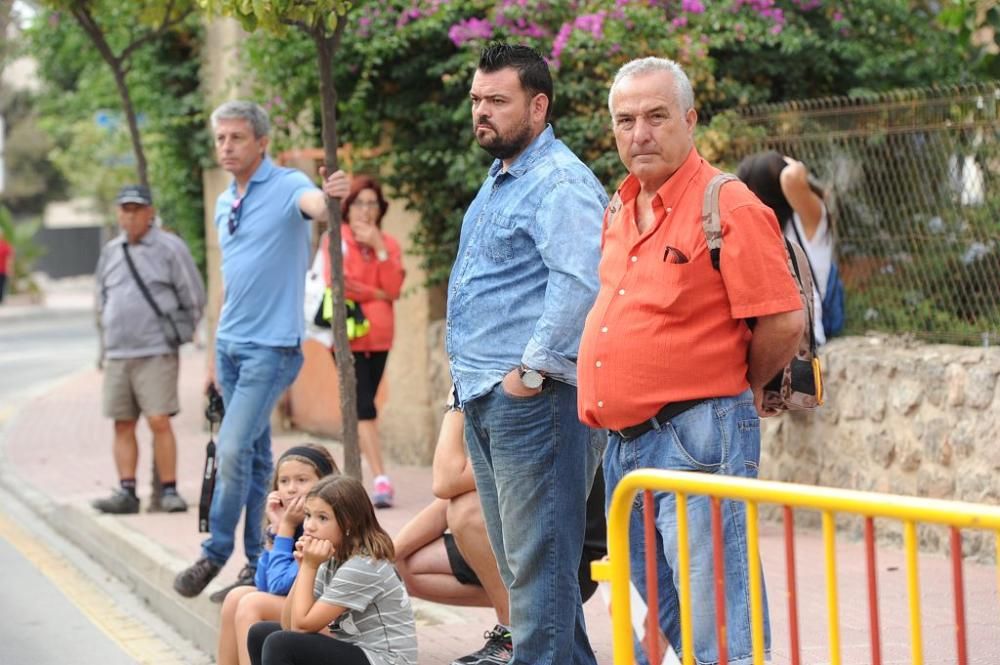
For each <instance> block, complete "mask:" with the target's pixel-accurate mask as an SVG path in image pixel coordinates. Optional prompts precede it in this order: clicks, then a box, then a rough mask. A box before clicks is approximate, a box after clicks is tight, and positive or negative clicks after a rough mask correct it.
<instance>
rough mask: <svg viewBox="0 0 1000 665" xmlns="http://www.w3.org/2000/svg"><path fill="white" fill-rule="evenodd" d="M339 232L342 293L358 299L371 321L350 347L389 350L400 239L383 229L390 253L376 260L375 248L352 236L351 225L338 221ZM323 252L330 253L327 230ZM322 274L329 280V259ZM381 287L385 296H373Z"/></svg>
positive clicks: (400, 263) (399, 270) (399, 280)
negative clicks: (342, 277) (342, 279)
mask: <svg viewBox="0 0 1000 665" xmlns="http://www.w3.org/2000/svg"><path fill="white" fill-rule="evenodd" d="M340 235H341V240H342V247H343V250H344V292H345V295H346V296H347V297H348V298H349V299H351V300H353V301H355V302H359V303H361V309H362V311H364V314H365V317H366V318H367V319H368V320H369V321H370V322H371V330H370V331H369V332H368V334H367V335H365V336H364V337H359V338H358V339H356V340H354V341H353V342H351V351H388V350H389V349H390V348H391V347H392V336H393V328H394V324H393V319H394V317H393V313H392V303H393V301H395V300H398V299H399V294H400V291H401V289H402V287H403V277H404V276H405V274H406V273H405V271H404V270H403V256H402V251H401V250H400V248H399V243H398V242H396V239H395V238H393V237H392V236H391V235H389V234H388V233H386V232H384V231H383V232H382V241H383V242H384V243H385V250H386V252H387V253H388V254H389V257H388V258H387V259H386V260H385V261H379V260H378V257H376V256H375V251H374V250H372V249H371V248H370V247H367V246H366V245H360V244H358V243H357V242H356V241H355V240H354V234H353V233H351V227H350V226H348V225H347V224H341V225H340ZM321 247H322V252H323V256H324V257H327V256H329V248H330V234H328V233H324V234H323V241H322V243H321ZM323 278H324V279H325V280H326V283H327V285H328V286H329V284H330V262H329V261H328V260H327V261H324V266H323ZM377 291H382V292H383V293H384V294H385V296H386V297H387V298H388V300H384V299H382V298H377V297H376V292H377Z"/></svg>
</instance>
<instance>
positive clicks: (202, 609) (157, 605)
mask: <svg viewBox="0 0 1000 665" xmlns="http://www.w3.org/2000/svg"><path fill="white" fill-rule="evenodd" d="M74 376H76V375H71V376H69V377H66V378H65V381H70V380H72V378H73V377H74ZM50 387H51V386H50ZM25 406H26V405H24V404H22V405H20V408H18V410H17V411H16V412H15V413H13V414H12V415H10V416H9V417H6V418H3V419H2V420H0V485H2V486H3V487H4V489H6V490H7V491H8V492H11V493H12V494H14V495H15V496H17V497H18V498H19V499H20V500H21V501H22V503H23V504H24V505H25V506H26V507H28V508H29V509H30V510H31V511H32V512H33V513H34V514H35V515H37V516H38V517H39V518H41V519H42V520H44V521H45V523H46V524H48V525H49V527H51V528H52V529H53V530H54V531H55V532H56V533H58V534H59V535H60V536H62V537H64V538H66V539H67V540H68V541H70V542H72V543H73V544H74V545H75V546H77V547H78V548H80V550H82V551H83V552H84V553H85V554H87V556H89V557H90V558H91V559H93V560H94V561H96V562H97V563H98V564H100V565H101V566H102V567H103V568H104V569H105V570H107V571H108V572H109V573H111V574H112V575H114V576H115V577H116V578H118V579H119V580H120V581H121V582H123V583H124V584H125V585H126V586H128V587H129V588H130V589H131V590H132V591H133V592H134V594H135V595H136V596H137V597H138V598H140V599H141V600H142V601H143V602H144V603H146V605H147V606H148V607H149V608H150V610H152V612H153V613H154V614H156V615H157V616H159V617H160V618H161V619H163V620H164V621H165V622H167V623H168V624H169V625H170V626H172V627H173V628H174V630H176V631H177V632H178V633H179V634H180V635H182V636H183V637H185V638H187V639H188V640H190V641H191V642H192V643H193V644H194V645H195V646H196V647H197V648H198V649H200V650H202V651H204V652H205V653H207V654H214V653H215V651H216V647H217V644H218V625H219V610H220V607H221V606H220V605H218V604H216V603H212V602H211V601H210V600H209V599H208V596H209V595H210V594H211V593H212V591H214V590H216V589H221V588H222V585H221V584H220V583H219V582H213V583H212V584H210V585H209V586H208V588H207V589H206V590H205V592H203V593H202V594H201V595H200V596H198V597H197V598H191V599H187V598H183V597H181V596H179V595H178V594H177V592H176V591H174V589H173V580H174V577H175V576H176V575H177V573H179V572H180V571H181V570H183V569H184V568H185V567H186V566H187V564H188V562H187V561H185V560H182V559H181V558H180V557H177V556H176V555H174V554H172V553H170V552H169V551H167V550H166V549H165V548H163V547H162V546H161V545H159V544H158V543H156V542H155V541H153V540H151V539H149V538H147V537H146V536H143V535H142V534H140V533H138V532H137V531H135V530H134V529H132V528H130V527H128V526H127V525H125V524H123V523H122V522H121V520H120V519H119V518H117V517H115V516H113V515H101V514H99V513H97V512H95V511H94V509H93V508H91V507H90V506H89V505H87V504H85V503H83V504H74V503H59V502H57V501H55V500H53V499H52V498H51V497H50V496H48V495H47V494H45V493H44V492H42V491H40V490H38V489H37V488H36V487H34V486H32V485H31V484H30V483H28V482H26V481H24V480H22V479H21V478H19V477H18V476H17V475H16V474H15V473H13V471H12V470H11V469H12V465H11V464H10V463H9V462H8V460H7V456H6V443H7V434H8V432H9V431H11V430H13V428H14V426H15V425H16V424H17V423H18V422H19V421H20V419H21V418H22V417H24V415H23V414H24V411H25V408H24V407H25Z"/></svg>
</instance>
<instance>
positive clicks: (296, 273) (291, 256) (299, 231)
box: [215, 157, 316, 346]
mask: <svg viewBox="0 0 1000 665" xmlns="http://www.w3.org/2000/svg"><path fill="white" fill-rule="evenodd" d="M312 189H316V186H315V185H314V184H313V183H312V181H310V180H309V178H308V177H306V175H305V174H304V173H302V172H301V171H297V170H295V169H288V168H284V167H280V166H275V165H274V163H273V162H271V160H270V158H268V157H265V158H264V160H263V161H262V162H261V164H260V166H259V167H257V170H256V171H255V172H254V174H253V177H252V178H250V183H249V185H248V187H247V190H246V194H245V195H244V197H243V200H242V202H241V203H240V214H239V227H238V228H237V229H236V232H235V233H233V234H232V235H230V233H229V224H228V220H229V214H230V211H231V210H232V206H233V202H234V201H236V200H237V199H238V198H239V196H238V195H237V193H236V181H235V180H234V181H233V182H232V183H231V184H230V186H229V187H227V188H226V190H225V191H223V192H222V194H220V195H219V199H218V201H216V203H215V228H216V230H218V233H219V246H220V248H221V249H222V286H223V289H224V294H225V296H224V297H225V300H224V301H223V304H222V314H221V316H220V317H219V329H218V332H217V333H216V337H217V338H218V339H220V340H226V341H229V342H253V343H255V344H260V345H262V346H298V345H299V343H300V342H301V340H302V337H303V334H304V332H305V330H304V328H305V325H304V320H303V317H302V301H303V298H305V274H306V270H307V269H308V267H309V224H307V223H306V221H307V218H306V217H305V216H304V215H303V214H302V211H301V210H300V209H299V199H300V198H301V197H302V195H303V194H304V193H305V192H307V191H309V190H312Z"/></svg>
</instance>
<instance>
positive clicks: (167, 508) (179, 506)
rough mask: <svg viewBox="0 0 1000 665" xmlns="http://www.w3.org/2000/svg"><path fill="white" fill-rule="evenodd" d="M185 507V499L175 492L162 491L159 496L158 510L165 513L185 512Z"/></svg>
mask: <svg viewBox="0 0 1000 665" xmlns="http://www.w3.org/2000/svg"><path fill="white" fill-rule="evenodd" d="M187 509H188V505H187V501H185V500H184V498H183V497H182V496H181V495H180V494H178V493H177V492H164V493H163V494H162V495H161V496H160V510H162V511H163V512H165V513H185V512H187Z"/></svg>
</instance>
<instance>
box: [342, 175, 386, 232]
mask: <svg viewBox="0 0 1000 665" xmlns="http://www.w3.org/2000/svg"><path fill="white" fill-rule="evenodd" d="M366 189H370V190H372V191H373V192H375V196H376V197H377V198H378V219H376V220H375V226H377V227H379V228H382V218H383V217H384V216H385V211H386V210H388V209H389V202H388V201H386V200H385V195H383V194H382V185H380V184H378V180H376V179H375V178H374V177H372V176H370V175H364V174H362V175H356V176H354V177H353V178H351V191H350V192H348V194H347V196H345V197H344V198H342V199H341V200H340V214H341V216H342V217H343V219H344V221H345V222H346V221H347V220H348V219H349V217H348V214H349V213H348V211H349V210H350V208H351V204H352V203H354V199H356V198H358V194H360V193H361V192H362V191H364V190H366Z"/></svg>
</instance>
